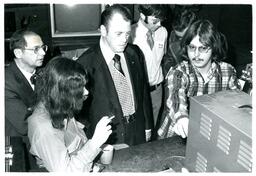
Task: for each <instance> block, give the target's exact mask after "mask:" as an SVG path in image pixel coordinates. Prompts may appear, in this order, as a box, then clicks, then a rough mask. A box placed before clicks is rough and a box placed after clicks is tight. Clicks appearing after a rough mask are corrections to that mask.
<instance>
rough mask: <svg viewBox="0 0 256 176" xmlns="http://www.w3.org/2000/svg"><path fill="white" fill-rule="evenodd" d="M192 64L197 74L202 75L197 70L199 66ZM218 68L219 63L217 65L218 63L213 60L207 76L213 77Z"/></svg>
mask: <svg viewBox="0 0 256 176" xmlns="http://www.w3.org/2000/svg"><path fill="white" fill-rule="evenodd" d="M191 65H192V66H193V68H194V70H195V72H196V74H197V75H201V74H200V72H199V71H198V70H197V68H196V67H195V66H194V65H193V64H191ZM216 69H217V65H216V63H215V62H214V61H213V62H212V63H211V67H210V69H209V70H208V72H207V78H211V77H212V76H213V75H214V73H215V71H216Z"/></svg>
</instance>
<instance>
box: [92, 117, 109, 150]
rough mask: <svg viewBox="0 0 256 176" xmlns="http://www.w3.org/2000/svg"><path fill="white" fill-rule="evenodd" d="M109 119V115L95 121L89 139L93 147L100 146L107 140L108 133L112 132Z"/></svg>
mask: <svg viewBox="0 0 256 176" xmlns="http://www.w3.org/2000/svg"><path fill="white" fill-rule="evenodd" d="M111 119H112V118H111V117H108V116H104V117H102V118H101V119H100V121H99V122H98V123H97V125H96V128H95V131H94V134H93V137H92V139H91V143H92V144H93V145H94V146H95V147H97V148H99V147H101V145H102V144H104V143H105V142H106V141H107V139H108V137H109V135H110V134H111V133H112V130H111V125H110V124H109V123H110V122H111Z"/></svg>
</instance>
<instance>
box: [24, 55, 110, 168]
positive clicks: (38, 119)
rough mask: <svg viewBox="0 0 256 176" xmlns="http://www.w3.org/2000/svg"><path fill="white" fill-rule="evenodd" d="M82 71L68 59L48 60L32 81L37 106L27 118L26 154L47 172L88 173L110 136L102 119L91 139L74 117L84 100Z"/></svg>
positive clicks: (85, 93)
mask: <svg viewBox="0 0 256 176" xmlns="http://www.w3.org/2000/svg"><path fill="white" fill-rule="evenodd" d="M86 80H87V79H86V72H85V70H84V69H83V67H82V66H81V65H80V64H79V63H77V62H75V61H72V60H70V59H67V58H64V57H56V58H53V59H52V60H50V61H49V63H48V64H47V65H46V67H45V68H44V69H43V71H42V74H41V75H40V76H39V77H38V78H37V80H36V94H37V104H36V106H35V110H34V112H33V114H32V115H31V116H30V117H29V118H28V137H29V140H30V143H31V149H30V152H31V153H32V154H33V155H34V156H35V157H36V159H37V164H38V165H39V167H45V168H46V169H47V170H48V171H85V172H86V171H90V170H91V169H92V165H93V160H94V159H95V157H96V156H97V155H98V154H99V153H100V151H101V149H100V147H101V145H102V144H103V143H105V142H106V140H107V139H108V137H109V135H110V134H111V133H112V130H111V125H110V124H109V123H110V122H111V119H110V118H109V117H107V116H105V117H103V118H102V119H101V120H100V121H99V122H98V124H97V126H96V129H95V132H94V135H93V137H92V139H87V137H86V135H85V133H84V131H83V127H84V126H83V125H82V124H81V123H79V122H78V121H76V119H75V118H74V114H75V113H77V112H79V111H80V109H81V108H82V105H83V101H84V100H85V99H86V98H87V95H88V91H87V90H86V88H85V85H86Z"/></svg>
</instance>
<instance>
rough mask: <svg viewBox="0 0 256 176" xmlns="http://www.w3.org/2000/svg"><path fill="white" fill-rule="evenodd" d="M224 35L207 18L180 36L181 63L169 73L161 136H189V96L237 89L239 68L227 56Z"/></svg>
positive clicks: (159, 135) (159, 130)
mask: <svg viewBox="0 0 256 176" xmlns="http://www.w3.org/2000/svg"><path fill="white" fill-rule="evenodd" d="M225 41H226V40H225V37H224V35H222V34H221V33H219V32H218V31H217V30H216V29H215V27H214V26H213V25H212V23H211V22H210V21H208V20H198V21H196V22H194V23H193V24H192V25H191V26H190V28H189V29H188V30H187V32H186V34H185V35H184V37H183V38H182V40H181V50H182V55H181V57H182V58H181V59H180V63H179V64H178V65H177V66H175V67H174V68H171V69H170V71H169V73H168V74H167V76H166V80H167V86H168V90H169V93H168V95H169V96H168V98H167V101H166V106H167V113H166V114H165V116H164V118H163V119H162V122H161V126H160V128H159V129H158V138H166V137H171V136H173V135H175V134H177V135H180V136H182V137H183V138H185V137H187V133H188V123H189V118H188V117H189V115H188V105H189V97H192V96H199V95H203V94H211V93H215V92H217V91H221V90H229V89H238V88H239V84H238V81H237V77H236V71H235V69H234V68H233V66H231V65H230V64H228V63H225V62H223V61H221V60H223V59H225V58H226V51H227V45H226V42H225Z"/></svg>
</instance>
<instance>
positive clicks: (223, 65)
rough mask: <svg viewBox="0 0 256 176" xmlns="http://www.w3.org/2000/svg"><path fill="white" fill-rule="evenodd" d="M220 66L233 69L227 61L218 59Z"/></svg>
mask: <svg viewBox="0 0 256 176" xmlns="http://www.w3.org/2000/svg"><path fill="white" fill-rule="evenodd" d="M218 64H219V66H220V68H223V69H235V68H234V67H233V66H232V65H231V64H229V63H227V62H223V61H220V62H218Z"/></svg>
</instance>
